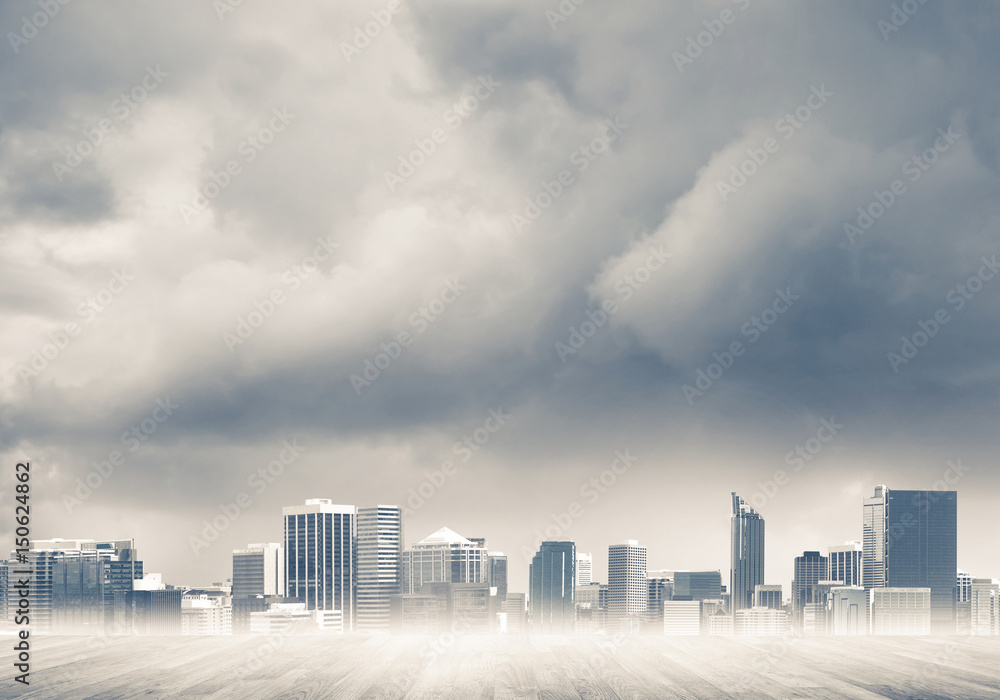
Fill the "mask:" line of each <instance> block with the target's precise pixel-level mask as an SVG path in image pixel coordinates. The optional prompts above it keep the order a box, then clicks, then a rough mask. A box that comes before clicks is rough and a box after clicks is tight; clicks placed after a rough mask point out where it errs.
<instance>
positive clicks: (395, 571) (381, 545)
mask: <svg viewBox="0 0 1000 700" xmlns="http://www.w3.org/2000/svg"><path fill="white" fill-rule="evenodd" d="M402 554H403V511H402V510H401V509H400V508H399V506H373V507H371V508H359V509H358V592H357V605H358V609H357V613H358V619H357V625H356V629H358V630H359V631H368V632H388V631H389V599H390V597H391V596H393V595H396V594H397V593H400V592H401V591H402V586H403V560H402Z"/></svg>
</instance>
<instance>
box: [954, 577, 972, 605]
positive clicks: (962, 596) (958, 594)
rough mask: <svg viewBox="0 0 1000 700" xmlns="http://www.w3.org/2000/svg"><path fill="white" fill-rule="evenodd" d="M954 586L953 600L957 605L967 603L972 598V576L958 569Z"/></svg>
mask: <svg viewBox="0 0 1000 700" xmlns="http://www.w3.org/2000/svg"><path fill="white" fill-rule="evenodd" d="M955 586H956V587H955V600H956V601H957V602H959V603H966V602H968V601H969V600H970V599H971V597H972V574H970V573H969V572H968V571H962V570H961V569H959V570H958V575H957V576H956V577H955Z"/></svg>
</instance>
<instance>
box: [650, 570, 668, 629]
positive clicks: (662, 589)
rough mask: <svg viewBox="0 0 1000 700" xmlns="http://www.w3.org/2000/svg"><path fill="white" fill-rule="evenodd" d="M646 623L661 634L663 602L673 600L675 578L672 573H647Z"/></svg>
mask: <svg viewBox="0 0 1000 700" xmlns="http://www.w3.org/2000/svg"><path fill="white" fill-rule="evenodd" d="M646 590H647V595H646V621H647V622H649V623H650V626H649V629H650V630H652V631H655V632H656V633H660V632H661V628H662V626H663V625H662V624H660V623H662V622H663V601H665V600H673V597H674V577H673V572H672V571H662V570H661V571H647V572H646Z"/></svg>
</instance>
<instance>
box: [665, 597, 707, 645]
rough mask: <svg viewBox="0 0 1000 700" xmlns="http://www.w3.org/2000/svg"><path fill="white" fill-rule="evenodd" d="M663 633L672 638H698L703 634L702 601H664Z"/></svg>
mask: <svg viewBox="0 0 1000 700" xmlns="http://www.w3.org/2000/svg"><path fill="white" fill-rule="evenodd" d="M663 633H664V634H665V635H667V636H670V637H697V636H698V635H700V634H701V601H698V600H665V601H663Z"/></svg>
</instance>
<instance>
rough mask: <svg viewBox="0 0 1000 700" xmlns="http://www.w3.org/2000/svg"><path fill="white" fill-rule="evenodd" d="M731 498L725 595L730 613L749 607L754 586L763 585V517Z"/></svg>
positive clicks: (744, 502)
mask: <svg viewBox="0 0 1000 700" xmlns="http://www.w3.org/2000/svg"><path fill="white" fill-rule="evenodd" d="M732 496H733V515H732V518H731V521H730V544H731V556H730V575H729V594H730V597H731V598H730V600H731V606H732V610H733V611H734V612H735V611H737V610H743V609H744V608H752V607H753V599H754V587H755V586H758V585H761V584H763V583H764V518H762V517H761V516H760V514H759V513H757V511H756V510H754V509H753V508H751V507H750V504H748V503H747V502H746V501H744V500H743V499H742V498H740V497H739V496H737V495H736V493H733V494H732Z"/></svg>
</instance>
